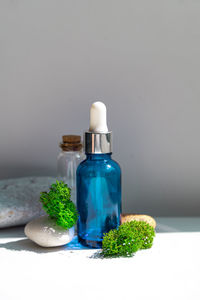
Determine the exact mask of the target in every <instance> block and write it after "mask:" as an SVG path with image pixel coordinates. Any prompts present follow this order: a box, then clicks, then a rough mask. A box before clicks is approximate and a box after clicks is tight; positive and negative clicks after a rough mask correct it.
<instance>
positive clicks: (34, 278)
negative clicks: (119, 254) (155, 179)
mask: <svg viewBox="0 0 200 300" xmlns="http://www.w3.org/2000/svg"><path fill="white" fill-rule="evenodd" d="M156 220H157V222H158V226H157V234H156V238H155V241H154V245H153V247H152V248H151V249H149V250H143V251H139V252H137V253H136V254H135V255H134V256H133V257H131V258H115V259H100V258H98V255H97V253H98V250H88V249H81V250H80V248H79V246H78V245H77V243H76V240H74V242H72V243H71V244H70V245H69V246H65V247H61V248H54V249H44V248H41V247H39V246H36V245H35V244H33V243H32V242H31V241H29V240H28V239H27V238H26V237H25V236H24V233H23V228H22V227H18V228H10V229H1V230H0V299H1V300H7V299H8V300H11V299H13V300H18V299H20V300H25V299H28V300H32V299H38V300H40V299H45V300H46V299H54V300H55V299H72V300H74V299H95V300H96V299H105V300H107V299H108V300H111V299H112V300H114V299H131V300H132V299H135V300H139V299H145V300H148V299H159V300H165V299H166V300H169V299H170V300H172V299H176V300H179V299H181V300H185V299H187V300H189V299H191V300H196V299H198V300H199V299H200V218H157V219H156Z"/></svg>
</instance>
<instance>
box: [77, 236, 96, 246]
mask: <svg viewBox="0 0 200 300" xmlns="http://www.w3.org/2000/svg"><path fill="white" fill-rule="evenodd" d="M78 241H79V243H80V244H81V245H83V246H85V247H89V248H96V249H101V248H102V241H92V240H87V239H82V238H81V237H80V236H78Z"/></svg>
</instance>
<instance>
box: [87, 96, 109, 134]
mask: <svg viewBox="0 0 200 300" xmlns="http://www.w3.org/2000/svg"><path fill="white" fill-rule="evenodd" d="M89 131H91V132H108V127H107V117H106V106H105V104H104V103H103V102H100V101H97V102H94V103H93V104H92V106H91V108H90V129H89Z"/></svg>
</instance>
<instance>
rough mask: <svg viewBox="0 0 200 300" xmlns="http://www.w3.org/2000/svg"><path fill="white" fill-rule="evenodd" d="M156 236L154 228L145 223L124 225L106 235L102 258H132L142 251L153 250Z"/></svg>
mask: <svg viewBox="0 0 200 300" xmlns="http://www.w3.org/2000/svg"><path fill="white" fill-rule="evenodd" d="M154 236H155V231H154V228H153V227H151V226H150V225H149V224H148V223H146V222H144V221H131V222H126V223H123V224H122V225H120V226H119V228H118V229H113V230H110V231H109V232H108V233H106V234H104V237H103V242H102V256H103V257H119V256H132V255H133V254H134V253H135V252H136V251H138V250H140V249H147V248H151V246H152V244H153V238H154Z"/></svg>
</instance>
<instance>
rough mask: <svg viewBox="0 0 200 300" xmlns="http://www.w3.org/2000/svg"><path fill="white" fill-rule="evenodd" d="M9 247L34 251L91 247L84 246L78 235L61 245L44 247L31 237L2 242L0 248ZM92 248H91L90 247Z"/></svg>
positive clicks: (10, 248) (13, 249)
mask: <svg viewBox="0 0 200 300" xmlns="http://www.w3.org/2000/svg"><path fill="white" fill-rule="evenodd" d="M2 248H3V249H8V250H12V251H28V252H34V253H52V252H60V251H73V250H88V249H89V248H86V247H83V246H82V245H80V244H79V243H78V239H77V237H75V238H74V239H73V240H72V241H71V243H69V244H67V245H65V246H60V247H52V248H51V247H49V248H43V247H40V246H38V245H37V244H35V243H33V242H32V241H31V240H29V239H21V240H18V241H13V242H8V243H3V244H0V249H2ZM90 250H91V249H90Z"/></svg>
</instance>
